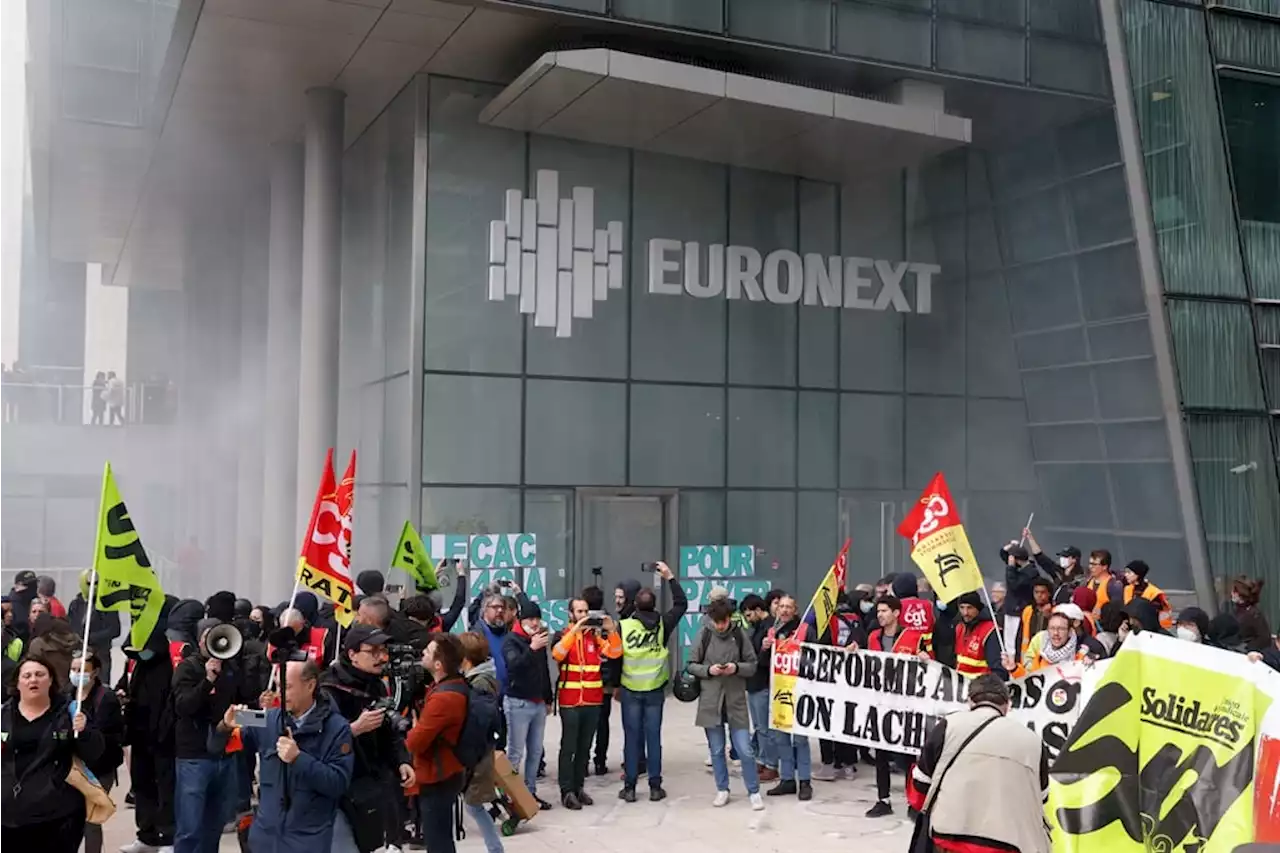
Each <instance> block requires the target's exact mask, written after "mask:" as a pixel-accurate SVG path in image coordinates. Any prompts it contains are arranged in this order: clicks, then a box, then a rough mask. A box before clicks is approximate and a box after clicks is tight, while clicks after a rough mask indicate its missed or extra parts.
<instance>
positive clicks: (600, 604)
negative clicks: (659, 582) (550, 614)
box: [582, 584, 640, 776]
mask: <svg viewBox="0 0 1280 853" xmlns="http://www.w3.org/2000/svg"><path fill="white" fill-rule="evenodd" d="M639 588H640V586H639V584H637V585H636V589H637V590H639ZM634 597H635V595H634V593H633V594H632V596H631V598H634ZM582 599H583V600H584V601H585V602H586V603H587V609H588V610H589V611H590V610H595V611H599V612H601V613H603V612H604V590H603V589H601V588H600V587H598V586H589V587H585V588H584V589H583V590H582ZM630 600H631V599H630V598H629V599H627V602H626V604H627V606H628V607H630ZM615 603H616V601H615ZM616 612H617V613H618V616H617V618H615V619H614V620H613V623H614V625H615V626H617V625H618V624H619V623H620V622H621V620H622V615H621V614H622V612H621V610H617V611H616ZM615 630H616V627H615ZM619 641H621V634H619ZM600 684H601V688H602V689H603V691H604V698H603V700H602V701H601V702H600V714H599V716H598V717H597V718H596V734H595V747H594V749H593V751H592V762H591V763H592V768H593V770H594V772H595V774H596V775H597V776H603V775H605V774H606V773H608V772H609V761H608V758H609V719H610V717H611V716H612V715H613V705H614V697H615V696H617V694H618V690H619V689H621V687H622V655H621V654H619V655H618V656H617V657H616V658H604V659H603V660H601V661H600Z"/></svg>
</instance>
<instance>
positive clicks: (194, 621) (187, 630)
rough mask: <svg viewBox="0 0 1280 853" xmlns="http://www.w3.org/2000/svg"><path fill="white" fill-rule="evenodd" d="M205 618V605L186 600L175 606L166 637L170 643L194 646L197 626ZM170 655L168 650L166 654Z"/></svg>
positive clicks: (170, 614) (192, 599)
mask: <svg viewBox="0 0 1280 853" xmlns="http://www.w3.org/2000/svg"><path fill="white" fill-rule="evenodd" d="M203 618H204V605H203V604H201V603H200V602H199V601H196V600H195V599H194V598H184V599H183V600H182V601H179V602H178V603H177V604H175V605H174V606H173V610H172V611H170V612H169V627H168V628H166V629H165V632H164V633H165V636H166V637H168V639H169V641H170V642H173V643H185V644H186V645H188V646H194V645H195V643H196V625H198V624H199V623H200V620H201V619H203ZM165 653H166V654H168V652H167V650H166V652H165Z"/></svg>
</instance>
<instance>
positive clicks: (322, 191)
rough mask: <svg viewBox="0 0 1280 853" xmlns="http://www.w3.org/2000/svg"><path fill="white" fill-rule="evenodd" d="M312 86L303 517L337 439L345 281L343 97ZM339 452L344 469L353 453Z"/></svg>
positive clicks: (302, 384)
mask: <svg viewBox="0 0 1280 853" xmlns="http://www.w3.org/2000/svg"><path fill="white" fill-rule="evenodd" d="M345 97H346V95H345V94H344V93H342V92H339V91H338V90H336V89H323V88H321V89H308V90H307V126H306V131H305V137H304V141H305V145H306V168H305V171H304V173H303V193H302V330H301V344H302V348H301V361H300V362H299V370H298V479H297V482H298V491H297V515H296V519H297V523H296V527H295V529H296V530H297V531H298V535H299V536H301V533H302V530H303V529H304V528H305V527H306V524H307V521H308V520H309V519H310V517H311V506H312V502H313V501H314V500H315V495H316V485H317V483H318V482H319V477H320V466H321V464H322V463H323V461H324V455H325V452H326V451H328V449H329V448H330V447H333V446H334V445H335V444H336V443H337V440H338V329H339V326H338V321H339V316H338V315H339V308H340V305H341V298H340V297H341V284H342V276H341V271H342V132H343V103H342V102H343V99H344V98H345ZM347 455H348V454H347V451H346V450H339V451H338V452H336V453H335V460H336V461H335V463H334V465H335V467H337V468H338V471H337V475H338V476H339V477H341V476H342V470H341V466H342V464H343V462H344V461H345V460H346V458H347Z"/></svg>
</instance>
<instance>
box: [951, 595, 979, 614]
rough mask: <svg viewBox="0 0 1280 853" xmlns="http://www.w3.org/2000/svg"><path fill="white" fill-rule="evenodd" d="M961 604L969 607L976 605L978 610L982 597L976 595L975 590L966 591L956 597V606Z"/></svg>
mask: <svg viewBox="0 0 1280 853" xmlns="http://www.w3.org/2000/svg"><path fill="white" fill-rule="evenodd" d="M961 604H967V605H969V606H970V607H976V608H978V609H979V610H981V609H982V597H981V596H980V595H978V594H977V593H976V592H966V593H965V594H964V595H962V596H960V597H959V598H957V599H956V606H957V607H958V606H960V605H961Z"/></svg>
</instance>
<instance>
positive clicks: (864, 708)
mask: <svg viewBox="0 0 1280 853" xmlns="http://www.w3.org/2000/svg"><path fill="white" fill-rule="evenodd" d="M1107 666H1108V664H1107V663H1105V662H1103V663H1099V664H1094V665H1093V666H1086V665H1085V664H1083V663H1079V662H1075V661H1073V662H1071V663H1068V664H1064V665H1062V666H1054V667H1047V668H1045V669H1042V670H1040V671H1039V672H1034V673H1032V674H1031V675H1028V676H1025V677H1023V678H1019V679H1016V680H1014V681H1011V682H1010V683H1009V693H1010V698H1011V700H1012V709H1011V711H1010V716H1012V717H1013V718H1015V719H1017V720H1019V721H1021V722H1023V723H1024V724H1025V725H1026V726H1027V727H1028V728H1030V729H1032V730H1033V731H1036V732H1038V733H1039V734H1040V736H1041V738H1042V739H1043V740H1044V743H1045V745H1046V746H1047V747H1048V749H1049V754H1050V756H1056V755H1057V754H1058V750H1059V749H1060V748H1061V747H1062V744H1063V743H1064V742H1066V740H1067V734H1068V732H1070V730H1071V727H1072V725H1073V724H1074V723H1075V721H1076V719H1077V718H1078V717H1079V716H1080V710H1081V708H1082V707H1083V706H1084V702H1085V701H1086V700H1087V699H1088V696H1089V692H1090V691H1091V689H1092V686H1093V684H1094V683H1095V682H1097V680H1098V679H1099V678H1100V677H1101V676H1102V674H1103V672H1105V670H1106V668H1107ZM968 686H969V680H968V679H967V678H965V677H964V676H963V675H961V674H960V673H959V672H957V671H955V670H954V669H951V668H950V667H947V666H944V665H942V664H940V663H938V662H937V661H932V660H921V659H919V658H915V657H911V656H910V655H894V654H885V653H883V652H868V651H857V652H853V651H846V650H845V649H840V648H833V647H830V646H817V645H812V644H808V643H806V644H803V645H799V646H797V645H794V644H793V645H789V646H786V647H783V648H780V649H779V650H778V652H777V653H775V654H774V656H773V670H772V673H771V681H770V696H771V699H772V703H771V705H772V707H771V721H770V728H773V729H777V730H779V731H783V732H789V733H791V734H797V735H805V736H808V737H815V738H825V739H829V740H836V741H842V742H844V743H852V744H857V745H859V746H866V747H870V748H872V749H885V750H889V751H892V752H901V753H911V754H914V753H917V752H919V751H920V748H921V747H922V746H924V739H925V737H926V736H927V735H928V733H929V730H930V729H931V728H932V727H933V723H934V722H935V721H936V720H937V719H938V718H939V717H941V716H944V715H946V714H950V713H952V712H954V711H960V710H964V709H965V708H967V707H968Z"/></svg>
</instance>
